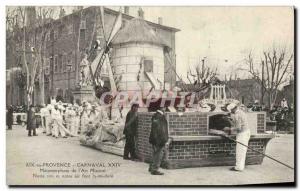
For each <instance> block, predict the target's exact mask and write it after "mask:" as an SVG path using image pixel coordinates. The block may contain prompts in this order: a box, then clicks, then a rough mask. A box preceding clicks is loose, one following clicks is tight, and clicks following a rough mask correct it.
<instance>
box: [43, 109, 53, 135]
mask: <svg viewBox="0 0 300 191" xmlns="http://www.w3.org/2000/svg"><path fill="white" fill-rule="evenodd" d="M45 109H46V110H45V112H44V116H45V122H46V123H45V128H46V135H51V124H52V118H51V113H50V112H51V111H52V106H51V105H49V104H48V105H47V107H46V108H45Z"/></svg>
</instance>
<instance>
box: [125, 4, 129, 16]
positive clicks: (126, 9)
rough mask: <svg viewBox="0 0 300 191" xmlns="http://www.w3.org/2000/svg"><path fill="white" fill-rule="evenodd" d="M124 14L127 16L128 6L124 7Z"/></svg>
mask: <svg viewBox="0 0 300 191" xmlns="http://www.w3.org/2000/svg"><path fill="white" fill-rule="evenodd" d="M124 13H125V14H126V15H129V7H128V6H124Z"/></svg>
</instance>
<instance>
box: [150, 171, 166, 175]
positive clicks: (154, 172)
mask: <svg viewBox="0 0 300 191" xmlns="http://www.w3.org/2000/svg"><path fill="white" fill-rule="evenodd" d="M151 174H152V175H164V173H163V172H159V171H152V172H151Z"/></svg>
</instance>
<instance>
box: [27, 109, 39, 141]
mask: <svg viewBox="0 0 300 191" xmlns="http://www.w3.org/2000/svg"><path fill="white" fill-rule="evenodd" d="M36 126H37V124H36V116H35V110H34V107H33V106H32V105H31V106H30V107H29V110H28V112H27V128H26V129H27V130H28V136H29V137H31V132H32V131H33V136H37V134H36Z"/></svg>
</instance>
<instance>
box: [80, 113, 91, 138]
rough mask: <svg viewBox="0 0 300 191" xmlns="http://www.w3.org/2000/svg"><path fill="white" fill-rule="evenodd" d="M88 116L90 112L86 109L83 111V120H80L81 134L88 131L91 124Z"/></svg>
mask: <svg viewBox="0 0 300 191" xmlns="http://www.w3.org/2000/svg"><path fill="white" fill-rule="evenodd" d="M88 115H89V112H88V111H87V110H86V109H84V110H83V111H82V114H81V118H80V121H81V128H80V133H81V134H82V132H85V131H86V128H87V124H88V123H89V117H88Z"/></svg>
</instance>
